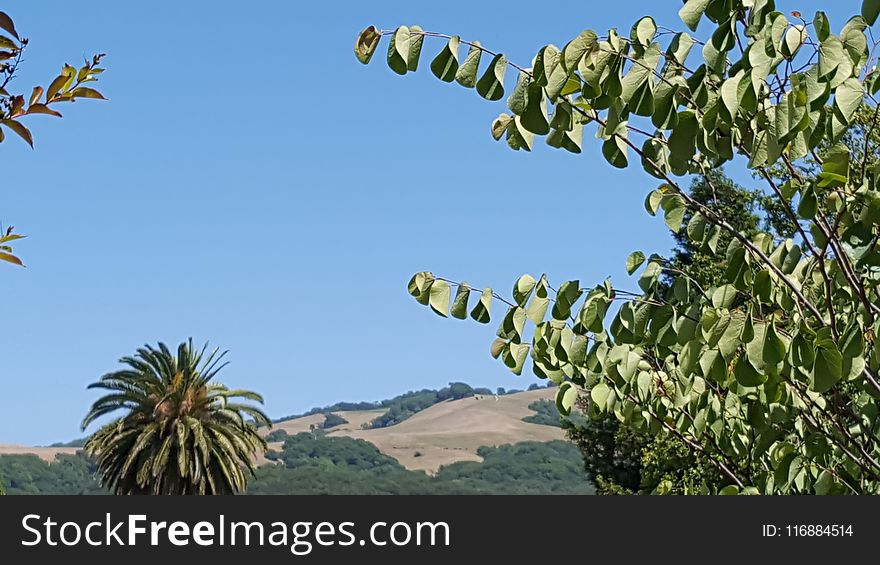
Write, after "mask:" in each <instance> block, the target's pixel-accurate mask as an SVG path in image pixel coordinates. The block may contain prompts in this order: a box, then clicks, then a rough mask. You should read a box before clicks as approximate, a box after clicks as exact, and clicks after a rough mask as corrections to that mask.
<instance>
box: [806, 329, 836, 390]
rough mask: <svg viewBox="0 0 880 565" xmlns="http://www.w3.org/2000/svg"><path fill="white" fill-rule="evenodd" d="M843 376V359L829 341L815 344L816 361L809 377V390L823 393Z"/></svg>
mask: <svg viewBox="0 0 880 565" xmlns="http://www.w3.org/2000/svg"><path fill="white" fill-rule="evenodd" d="M842 376H843V357H842V356H841V355H840V352H839V351H838V350H837V346H836V345H835V344H834V342H833V341H831V340H830V339H827V340H820V341H819V342H818V343H816V359H815V361H814V363H813V372H812V374H811V376H810V390H812V391H814V392H818V393H825V392H828V391H829V390H831V388H832V387H834V385H836V384H837V383H838V382H839V381H840V379H841V378H842Z"/></svg>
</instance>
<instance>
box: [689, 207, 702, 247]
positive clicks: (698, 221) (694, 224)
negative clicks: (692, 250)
mask: <svg viewBox="0 0 880 565" xmlns="http://www.w3.org/2000/svg"><path fill="white" fill-rule="evenodd" d="M687 236H688V239H689V240H690V241H691V242H692V243H694V244H701V243H702V242H703V240H704V239H705V238H706V217H705V216H704V215H702V214H701V213H699V212H695V213H694V215H693V216H691V220H690V221H689V222H688V225H687Z"/></svg>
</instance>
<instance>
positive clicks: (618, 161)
mask: <svg viewBox="0 0 880 565" xmlns="http://www.w3.org/2000/svg"><path fill="white" fill-rule="evenodd" d="M628 148H629V147H628V146H627V144H626V142H625V141H624V140H623V139H622V138H621V137H620V134H618V135H614V136H612V137H610V138H609V139H606V140H605V143H603V144H602V155H604V156H605V159H606V160H607V161H608V162H609V163H611V165H613V166H614V167H617V168H618V169H625V168H626V166H627V164H628V162H627V158H626V153H627V149H628Z"/></svg>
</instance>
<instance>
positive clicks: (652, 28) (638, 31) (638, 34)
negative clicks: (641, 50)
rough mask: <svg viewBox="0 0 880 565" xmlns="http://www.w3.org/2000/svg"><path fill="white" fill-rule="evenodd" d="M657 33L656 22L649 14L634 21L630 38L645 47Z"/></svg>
mask: <svg viewBox="0 0 880 565" xmlns="http://www.w3.org/2000/svg"><path fill="white" fill-rule="evenodd" d="M656 33H657V22H655V21H654V18H652V17H651V16H645V17H643V18H642V19H640V20H639V21H637V22H636V23H635V25H634V26H633V28H632V31H631V32H630V39H632V40H633V41H636V42H638V43H639V44H640V45H641V46H642V47H647V46H648V45H650V44H651V42H652V41H654V35H656Z"/></svg>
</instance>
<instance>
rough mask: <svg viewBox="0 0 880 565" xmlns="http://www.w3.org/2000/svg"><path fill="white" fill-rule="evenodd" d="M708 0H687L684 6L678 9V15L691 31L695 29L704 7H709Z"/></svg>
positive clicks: (704, 9)
mask: <svg viewBox="0 0 880 565" xmlns="http://www.w3.org/2000/svg"><path fill="white" fill-rule="evenodd" d="M709 3H710V0H687V2H685V4H684V6H682V7H681V9H680V10H679V11H678V17H679V18H681V21H683V22H684V24H685V25H686V26H688V27H689V28H690V29H691V31H697V25H698V24H699V23H700V18H702V17H703V13H704V12H705V11H706V8H708V7H709Z"/></svg>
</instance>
